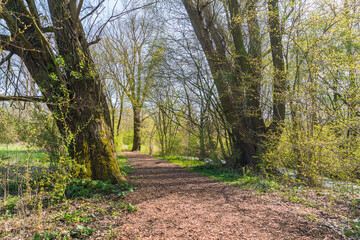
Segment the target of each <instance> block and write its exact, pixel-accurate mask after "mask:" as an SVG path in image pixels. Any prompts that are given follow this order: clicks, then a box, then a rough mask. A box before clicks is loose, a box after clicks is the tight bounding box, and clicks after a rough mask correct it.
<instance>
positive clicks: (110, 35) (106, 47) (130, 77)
mask: <svg viewBox="0 0 360 240" xmlns="http://www.w3.org/2000/svg"><path fill="white" fill-rule="evenodd" d="M100 46H101V49H98V50H97V52H98V53H100V55H101V57H100V58H99V67H100V69H101V71H102V72H103V73H104V74H105V75H106V78H108V79H109V80H111V81H113V84H114V86H115V88H117V89H121V91H123V92H124V93H125V95H126V96H127V98H128V100H129V101H130V103H131V106H132V109H133V116H134V118H133V120H134V128H133V129H134V138H133V146H132V151H139V150H140V149H141V123H142V117H141V110H142V108H143V106H144V103H145V101H146V99H147V98H148V94H149V91H150V88H151V87H152V86H153V84H154V73H155V71H156V68H157V66H158V65H159V64H160V62H161V58H162V46H160V45H159V44H158V34H157V33H156V29H155V28H154V26H153V25H152V22H151V21H150V19H148V18H147V17H146V16H145V15H144V14H143V13H137V14H130V15H128V16H126V18H125V19H124V20H122V21H119V22H114V23H113V24H112V25H111V27H110V28H108V30H107V34H106V37H105V38H104V40H103V41H102V42H101V44H100Z"/></svg>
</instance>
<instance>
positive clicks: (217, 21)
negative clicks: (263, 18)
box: [182, 0, 286, 166]
mask: <svg viewBox="0 0 360 240" xmlns="http://www.w3.org/2000/svg"><path fill="white" fill-rule="evenodd" d="M182 2H183V4H184V6H185V8H186V11H187V13H188V16H189V18H190V21H191V24H192V26H193V28H194V31H195V33H196V36H197V38H198V40H199V42H200V44H201V46H202V49H203V51H204V52H205V55H206V58H207V61H208V63H209V66H210V69H211V73H212V76H213V78H214V82H215V86H216V88H217V91H218V94H219V98H220V102H221V105H222V108H223V114H224V116H225V118H226V120H227V122H228V124H229V126H230V131H229V132H230V138H231V143H232V144H231V150H232V156H233V158H232V159H233V160H232V161H230V163H231V164H232V165H234V166H254V165H256V164H257V160H258V157H257V155H258V152H259V147H260V148H261V146H263V144H262V143H263V140H264V135H265V134H266V133H267V132H268V131H275V132H276V131H279V128H278V126H280V125H281V123H282V122H283V121H284V119H285V97H284V94H285V93H284V92H285V91H284V90H285V89H286V82H285V75H284V74H285V72H284V70H285V69H284V61H283V53H282V43H281V31H280V20H279V8H278V1H277V0H269V1H268V13H269V14H268V15H269V17H268V19H269V24H268V26H269V35H270V43H271V44H270V45H271V53H272V57H273V67H274V80H273V84H272V89H273V94H272V122H271V124H270V125H269V126H267V124H266V122H265V119H264V115H263V113H262V109H261V104H260V103H261V102H260V100H261V98H262V96H261V84H262V74H261V72H262V66H261V62H262V61H261V58H262V51H261V42H262V40H263V38H262V37H261V35H260V33H261V31H260V25H259V21H258V10H257V9H258V1H257V0H247V1H245V2H244V6H241V3H240V2H239V1H238V0H227V1H207V0H200V1H194V0H182ZM244 26H245V27H244Z"/></svg>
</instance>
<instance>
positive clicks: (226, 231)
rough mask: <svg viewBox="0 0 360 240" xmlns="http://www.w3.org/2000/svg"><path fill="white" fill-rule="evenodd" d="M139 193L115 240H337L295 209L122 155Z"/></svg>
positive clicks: (164, 164) (162, 163)
mask: <svg viewBox="0 0 360 240" xmlns="http://www.w3.org/2000/svg"><path fill="white" fill-rule="evenodd" d="M123 154H125V155H126V156H128V158H129V161H130V162H131V164H132V165H133V166H134V167H135V172H134V174H133V176H132V177H131V176H130V182H132V183H133V184H135V185H136V186H137V187H138V189H137V190H136V191H135V192H134V193H132V194H131V195H130V196H129V197H128V198H127V199H126V200H127V201H129V202H131V203H133V204H136V205H137V206H138V207H139V210H138V211H137V212H136V213H134V214H129V215H127V216H126V218H125V219H124V222H123V223H122V224H121V225H120V226H119V228H118V229H117V230H119V232H118V236H117V239H204V240H210V239H226V240H228V239H261V240H268V239H276V240H278V239H287V240H288V239H337V238H336V237H334V235H332V234H331V233H329V232H327V231H326V229H323V228H320V227H319V226H317V225H316V224H315V223H313V222H311V221H310V220H309V221H307V220H306V218H305V217H304V216H300V214H299V213H297V212H296V210H294V209H290V208H288V207H286V206H280V205H275V204H270V203H267V202H265V201H264V200H262V199H260V198H259V197H256V196H255V195H253V194H251V193H248V192H245V191H241V190H238V189H235V188H234V187H231V186H227V185H224V184H222V183H219V182H216V181H214V180H211V179H209V178H206V177H203V176H201V175H199V174H196V173H192V172H189V171H186V170H184V169H181V168H180V167H178V166H177V165H175V164H172V163H169V162H166V161H162V160H159V159H156V158H153V157H149V156H147V155H143V154H139V153H132V152H125V153H123Z"/></svg>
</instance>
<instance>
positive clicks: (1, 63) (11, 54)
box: [0, 52, 14, 66]
mask: <svg viewBox="0 0 360 240" xmlns="http://www.w3.org/2000/svg"><path fill="white" fill-rule="evenodd" d="M13 55H14V53H13V52H10V53H9V54H8V55H7V56H6V57H4V58H3V59H1V61H0V66H1V65H3V64H4V63H5V62H7V61H9V60H10V59H11V57H12V56H13Z"/></svg>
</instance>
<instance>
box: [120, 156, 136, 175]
mask: <svg viewBox="0 0 360 240" xmlns="http://www.w3.org/2000/svg"><path fill="white" fill-rule="evenodd" d="M117 159H118V163H119V167H120V171H121V174H122V175H123V176H124V177H126V176H127V175H128V174H130V173H132V172H133V170H134V167H133V166H131V165H130V164H129V163H128V162H127V157H126V156H123V155H118V156H117Z"/></svg>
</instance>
